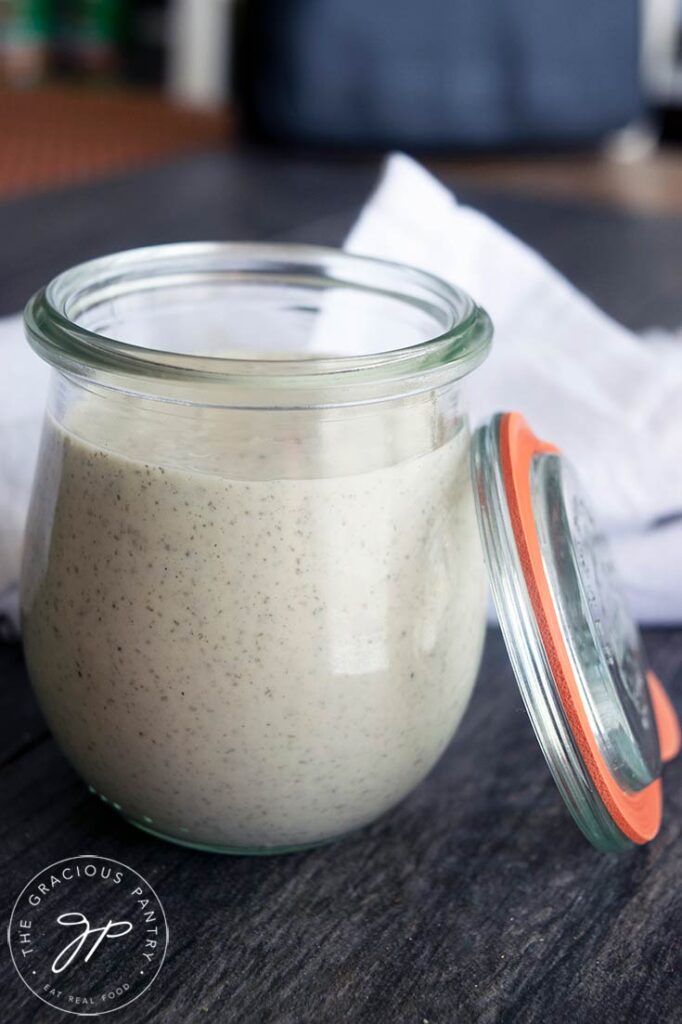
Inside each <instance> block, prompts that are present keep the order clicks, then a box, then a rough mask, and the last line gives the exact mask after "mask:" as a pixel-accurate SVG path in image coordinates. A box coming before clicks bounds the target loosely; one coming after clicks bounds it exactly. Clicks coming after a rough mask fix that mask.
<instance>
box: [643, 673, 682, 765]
mask: <svg viewBox="0 0 682 1024" xmlns="http://www.w3.org/2000/svg"><path fill="white" fill-rule="evenodd" d="M646 679H647V682H648V684H649V693H650V695H651V703H652V704H653V708H654V715H655V717H656V728H657V729H658V741H659V743H660V746H661V760H662V761H672V760H673V758H675V757H677V755H678V754H679V752H680V747H682V731H680V720H679V718H678V717H677V712H676V711H675V708H674V707H673V706H672V703H671V701H670V697H669V696H668V694H667V693H666V692H665V689H664V687H663V683H662V682H661V680H660V679H659V678H658V676H657V675H654V673H653V672H647V676H646Z"/></svg>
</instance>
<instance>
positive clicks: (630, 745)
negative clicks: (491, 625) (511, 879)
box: [472, 413, 680, 850]
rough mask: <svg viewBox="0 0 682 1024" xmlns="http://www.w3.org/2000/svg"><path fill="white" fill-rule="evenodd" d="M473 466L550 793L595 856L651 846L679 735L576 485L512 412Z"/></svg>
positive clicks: (498, 590)
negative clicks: (664, 771) (553, 786)
mask: <svg viewBox="0 0 682 1024" xmlns="http://www.w3.org/2000/svg"><path fill="white" fill-rule="evenodd" d="M472 464H473V475H474V485H475V488H476V495H477V499H478V500H477V511H478V515H479V525H480V528H481V536H482V539H483V544H484V550H485V553H486V558H487V562H488V569H489V576H490V583H491V589H492V592H493V598H494V601H495V605H496V608H497V613H498V617H499V620H500V626H501V628H502V632H503V634H504V638H505V641H506V644H507V648H508V650H509V655H510V659H511V662H512V665H513V668H514V673H515V675H516V679H517V682H518V684H519V688H520V690H521V695H522V697H523V700H524V703H525V705H526V709H527V711H528V714H529V716H530V719H531V722H532V724H533V728H534V730H535V732H536V735H537V738H538V740H539V742H540V746H541V748H542V751H543V753H544V755H545V758H546V760H547V763H548V765H549V767H550V770H551V772H552V774H553V776H554V779H555V781H556V783H557V786H558V787H559V790H560V792H561V794H562V796H563V798H564V800H565V802H566V804H567V806H568V808H569V810H570V812H571V814H572V815H573V817H574V819H575V821H576V822H577V824H578V825H579V827H580V828H581V829H582V831H583V832H584V833H585V835H586V836H587V838H588V839H589V840H590V841H591V842H592V843H593V844H594V845H595V846H597V847H598V848H600V849H607V850H615V849H622V848H626V847H629V846H631V845H632V844H633V843H644V842H647V841H648V840H650V839H652V838H653V837H654V836H655V835H656V833H657V831H658V829H659V826H660V821H661V812H662V787H661V781H660V775H661V760H662V757H663V758H664V759H669V758H670V757H672V756H674V755H675V754H676V753H677V751H678V750H679V740H680V736H679V725H678V723H677V719H676V716H675V712H674V711H673V709H672V706H671V705H670V702H669V700H668V698H667V696H666V695H665V691H664V690H663V688H662V686H661V684H660V683H659V682H658V680H656V678H655V677H654V675H653V673H651V672H649V671H648V670H647V665H646V660H645V655H644V651H643V648H642V643H641V638H640V634H639V630H638V629H637V626H636V625H635V623H634V621H633V619H632V618H631V616H630V614H629V613H628V610H627V607H626V604H625V602H624V600H623V596H622V592H621V589H620V587H619V584H618V581H617V578H616V575H615V572H614V569H613V565H612V562H611V559H610V556H609V552H608V547H607V545H606V543H605V540H604V537H603V535H602V534H600V532H599V530H598V529H597V527H596V525H595V521H594V519H593V517H592V515H591V514H590V511H589V507H588V505H587V503H586V501H585V499H584V496H583V495H582V494H581V491H580V487H579V484H578V482H577V480H576V477H575V474H574V472H573V470H572V468H571V466H570V464H569V463H568V461H567V460H566V459H565V458H564V457H563V456H562V455H561V453H560V452H559V451H558V449H556V448H555V447H554V446H553V445H550V444H546V443H544V442H542V441H540V440H538V438H536V437H535V436H534V435H533V434H532V432H531V431H530V429H529V427H528V426H527V424H526V423H525V421H524V420H523V418H522V417H521V416H520V415H519V414H518V413H507V414H502V415H498V416H495V417H494V418H493V419H492V420H491V421H490V422H489V423H488V424H486V425H485V426H483V427H480V428H479V429H478V430H477V431H476V433H475V435H474V440H473V447H472Z"/></svg>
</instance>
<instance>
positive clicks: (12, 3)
mask: <svg viewBox="0 0 682 1024" xmlns="http://www.w3.org/2000/svg"><path fill="white" fill-rule="evenodd" d="M54 15H55V2H54V0H4V3H3V2H1V0H0V81H6V82H8V83H9V84H10V85H18V86H27V85H36V84H37V83H38V82H40V81H42V80H43V79H44V78H45V77H46V75H47V73H48V70H49V63H50V42H51V39H52V36H53V33H54V24H55V22H54Z"/></svg>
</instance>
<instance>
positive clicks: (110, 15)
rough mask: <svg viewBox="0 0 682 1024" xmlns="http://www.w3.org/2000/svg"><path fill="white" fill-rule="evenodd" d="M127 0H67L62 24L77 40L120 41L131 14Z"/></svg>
mask: <svg viewBox="0 0 682 1024" xmlns="http://www.w3.org/2000/svg"><path fill="white" fill-rule="evenodd" d="M129 8H130V5H129V2H128V0H69V2H67V3H65V4H64V5H63V10H64V16H63V17H64V26H65V28H66V30H67V32H68V33H69V34H73V35H74V36H75V37H76V38H77V39H78V41H79V42H80V43H87V42H95V43H119V42H120V41H121V40H122V39H123V37H124V36H125V33H126V28H127V25H128V19H129V15H130V9H129Z"/></svg>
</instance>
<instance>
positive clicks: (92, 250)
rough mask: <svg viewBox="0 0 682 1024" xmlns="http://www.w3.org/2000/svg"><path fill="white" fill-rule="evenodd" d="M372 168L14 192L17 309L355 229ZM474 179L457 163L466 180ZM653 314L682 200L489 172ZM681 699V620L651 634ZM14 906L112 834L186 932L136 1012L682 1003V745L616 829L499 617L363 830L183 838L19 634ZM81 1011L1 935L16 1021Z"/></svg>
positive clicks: (13, 727) (254, 159)
mask: <svg viewBox="0 0 682 1024" xmlns="http://www.w3.org/2000/svg"><path fill="white" fill-rule="evenodd" d="M375 169H376V168H375V167H373V166H371V165H367V164H357V165H351V166H342V165H337V164H335V163H330V162H327V163H315V162H313V161H300V160H286V159H284V158H275V157H273V156H272V155H271V154H266V155H261V154H258V153H250V154H249V153H236V154H232V155H224V156H221V155H215V154H213V155H209V154H207V155H205V156H200V157H192V158H189V159H185V160H182V161H178V162H175V163H173V164H171V165H168V166H167V167H164V168H159V169H157V170H154V171H149V172H144V173H140V174H137V175H134V176H129V177H126V178H120V179H116V180H111V181H109V182H106V183H103V184H100V185H97V186H89V187H87V188H81V189H78V190H71V191H65V192H62V193H54V194H52V195H49V196H48V195H46V196H41V197H36V198H32V199H25V200H21V201H15V202H13V203H5V204H0V232H1V234H0V237H2V238H3V240H4V242H3V245H2V247H1V249H0V311H2V312H10V311H13V310H14V309H16V308H18V306H19V305H20V304H21V303H22V302H23V301H24V300H25V298H26V297H27V296H28V294H29V293H30V292H31V290H32V289H34V288H36V287H38V286H39V285H40V284H43V283H44V282H45V280H46V279H47V278H49V277H50V276H51V275H53V274H54V273H56V272H57V271H58V270H60V269H61V268H62V267H64V266H66V265H68V264H70V263H73V262H75V261H77V260H79V259H85V258H87V257H88V256H92V255H96V254H98V253H103V252H107V251H111V250H114V249H118V248H123V247H126V246H130V245H136V244H145V243H151V242H159V241H170V240H177V239H180V238H183V239H190V238H202V237H206V238H220V237H236V238H245V237H250V238H265V237H289V238H294V237H298V238H305V239H308V240H314V241H323V242H337V241H339V240H340V238H341V237H342V233H343V231H344V230H345V228H346V227H347V226H348V224H349V223H350V222H351V220H352V217H353V214H354V212H355V210H356V209H357V205H358V203H359V202H360V201H361V200H362V198H363V196H364V195H365V193H366V191H367V189H368V187H369V186H370V184H371V181H372V177H373V174H374V171H375ZM455 184H456V182H455ZM466 195H467V197H468V198H470V199H471V200H472V201H476V202H478V204H479V205H482V206H484V207H485V208H486V209H487V210H488V211H489V212H490V213H491V214H492V215H493V216H495V217H497V218H498V219H500V220H502V221H503V222H504V223H506V224H508V225H509V226H510V227H511V228H512V229H513V230H515V231H516V232H517V233H519V234H521V235H522V236H523V237H525V238H527V239H528V240H529V241H530V242H531V243H532V244H533V245H536V246H538V247H539V248H540V249H542V250H543V251H544V252H545V253H547V254H548V255H549V256H550V257H551V258H552V259H553V260H554V261H555V262H556V263H557V264H558V265H560V266H561V268H562V269H563V270H564V271H565V272H566V273H568V274H569V276H571V277H572V278H573V279H574V280H575V281H576V283H578V284H579V285H580V287H583V288H585V289H586V290H588V291H589V292H590V294H592V295H594V297H595V298H596V299H597V300H598V301H599V302H601V303H602V304H603V305H604V306H605V307H606V308H607V309H609V311H611V312H612V313H614V315H616V316H618V317H619V318H620V319H622V320H623V321H625V322H627V323H630V324H632V325H633V326H635V327H643V326H646V325H647V324H649V323H667V324H669V325H671V326H672V325H675V324H678V323H679V322H682V296H680V294H679V285H677V286H676V281H677V280H678V277H677V274H676V273H673V269H672V268H674V267H675V265H676V267H677V268H679V265H680V257H681V256H682V230H680V228H681V226H682V225H681V222H680V221H679V220H674V219H671V218H668V219H663V218H660V217H637V216H633V215H623V214H618V213H614V212H612V211H607V210H599V209H596V208H590V207H585V206H576V205H572V206H565V205H561V204H552V203H548V202H535V201H532V200H530V199H520V198H519V197H509V196H503V195H493V194H489V193H485V194H484V193H480V194H479V193H476V192H473V191H472V190H471V189H468V190H467V192H466ZM646 639H647V644H648V649H649V653H650V658H651V662H652V666H653V668H654V669H655V670H656V671H657V672H658V673H659V674H660V676H661V678H663V679H664V680H665V682H666V683H667V685H668V687H669V690H670V692H671V695H672V697H673V699H674V700H675V702H676V703H677V706H678V708H682V630H656V631H649V632H648V633H647V637H646ZM0 765H1V768H0V831H1V839H0V864H1V869H2V887H1V889H0V895H1V903H2V906H1V907H0V911H1V913H2V920H3V921H4V922H5V923H6V922H7V921H8V918H9V914H10V911H11V907H12V904H13V902H14V900H15V898H16V897H17V895H18V894H19V891H20V890H21V889H22V887H23V886H24V885H25V883H26V882H27V881H28V880H29V879H30V878H31V876H32V875H33V874H35V873H36V872H37V871H39V870H41V869H42V868H44V867H46V866H47V865H48V864H50V863H52V862H54V861H56V860H59V859H60V858H63V857H67V856H70V855H76V854H83V853H89V854H99V855H104V856H109V857H113V858H116V859H118V860H121V861H123V862H124V863H126V864H129V865H130V866H131V867H132V868H134V869H135V870H136V871H138V872H140V873H141V874H142V875H143V876H144V877H145V878H147V879H148V881H149V882H150V883H151V884H152V885H153V886H154V887H155V889H156V891H157V893H158V894H159V896H160V898H161V900H162V902H163V904H164V907H165V910H166V915H167V918H168V923H169V928H170V944H169V950H168V956H167V959H166V962H165V964H164V966H163V968H162V971H161V973H160V975H159V977H158V978H157V980H156V982H155V984H154V986H153V987H152V988H151V989H150V990H149V992H148V993H146V994H145V995H144V996H143V997H142V998H141V999H139V1000H138V1001H137V1002H136V1003H134V1004H133V1005H132V1006H131V1007H129V1008H127V1009H123V1010H121V1011H119V1012H117V1013H116V1014H114V1015H112V1017H111V1018H107V1019H111V1020H112V1022H113V1021H115V1022H120V1024H142V1022H154V1024H156V1022H159V1024H192V1022H204V1021H211V1022H217V1024H232V1022H235V1024H237V1022H239V1024H242V1022H244V1024H246V1022H249V1024H251V1022H258V1024H261V1022H262V1024H268V1022H272V1024H308V1022H310V1024H313V1022H315V1024H320V1022H322V1024H327V1022H330V1024H336V1022H339V1024H342V1022H353V1024H403V1022H404V1024H425V1022H428V1024H460V1022H462V1024H466V1022H481V1024H492V1022H505V1024H506V1022H514V1024H516V1022H520V1024H526V1022H533V1024H535V1022H538V1024H539V1022H550V1024H551V1022H554V1021H561V1022H571V1024H573V1022H577V1024H583V1022H585V1024H588V1022H589V1024H591V1022H599V1024H622V1022H632V1024H647V1022H652V1024H653V1022H654V1021H655V1022H656V1024H662V1022H664V1024H668V1022H673V1024H674V1022H676V1021H682V960H681V956H680V938H681V934H682V884H681V883H682V843H681V842H680V832H681V830H682V761H678V762H676V763H674V764H672V765H670V766H669V767H668V768H667V769H666V772H665V788H666V808H665V822H664V826H663V830H662V832H661V835H660V836H659V837H658V838H657V840H656V841H655V842H654V843H652V844H651V845H650V846H648V847H646V848H643V849H638V850H633V851H632V852H629V853H626V854H623V855H617V856H613V855H605V854H600V853H597V852H596V851H594V850H592V849H591V847H590V846H589V845H588V844H587V842H586V841H585V840H584V839H583V838H582V836H581V835H580V833H579V832H578V831H577V829H576V828H575V826H574V825H573V823H572V821H571V820H570V818H569V816H568V814H567V812H566V811H565V809H564V807H563V805H562V803H561V800H560V798H559V795H558V793H557V791H556V788H555V787H554V784H553V782H552V780H551V778H550V776H549V773H548V771H547V769H546V767H545V765H544V762H543V759H542V756H541V754H540V750H539V748H538V745H537V743H536V741H535V739H534V737H533V734H532V731H531V727H530V724H529V722H528V719H527V717H526V715H525V712H524V710H523V707H522V704H521V700H520V697H519V695H518V692H517V690H516V687H515V684H514V681H513V678H512V673H511V668H510V666H509V662H508V659H507V656H506V653H505V651H504V648H503V645H502V642H501V639H500V636H499V634H498V633H497V632H496V631H491V632H490V634H489V636H488V642H487V646H486V651H485V657H484V662H483V666H482V668H481V672H480V676H479V681H478V684H477V687H476V690H475V692H474V695H473V699H472V702H471V705H470V707H469V710H468V712H467V714H466V716H465V719H464V721H463V723H462V726H461V728H460V730H459V731H458V733H457V736H456V737H455V739H454V741H453V742H452V744H451V746H450V747H449V748H448V750H447V752H446V754H445V755H444V757H443V758H442V760H441V762H440V763H439V765H438V766H437V767H436V769H435V770H434V771H433V773H432V774H431V775H430V777H429V778H428V779H427V780H426V782H425V783H423V784H422V785H421V786H420V787H419V788H418V789H417V790H416V792H414V793H413V794H412V795H411V796H410V797H409V798H408V799H407V800H406V801H404V802H403V803H402V804H401V805H400V806H399V807H398V808H396V809H395V810H394V811H393V812H391V813H389V814H388V815H386V816H385V817H384V818H382V819H381V820H380V821H378V822H377V823H376V824H374V825H373V826H371V827H370V828H368V829H365V830H363V831H361V832H358V833H356V834H355V835H353V836H351V837H349V838H347V839H345V840H344V841H342V842H340V843H338V844H335V845H331V846H327V847H324V848H320V849H318V850H314V851H311V852H308V853H305V854H298V855H292V856H285V857H276V858H227V857H219V856H213V855H208V854H201V853H195V852H192V851H189V850H186V849H182V848H179V847H173V846H170V845H167V844H163V843H160V842H158V841H156V840H154V839H152V838H150V837H148V836H146V835H144V834H143V833H141V832H138V831H136V830H135V829H134V828H132V827H130V826H128V825H126V824H125V823H124V822H123V821H121V820H119V819H118V818H117V817H116V816H115V815H114V814H113V813H112V812H111V811H110V810H109V809H108V808H107V807H105V806H104V805H103V804H102V803H101V802H100V801H99V800H97V799H96V798H94V797H92V796H90V795H89V794H88V792H87V791H86V789H85V787H84V786H83V785H82V784H81V783H80V781H79V780H78V778H77V777H76V776H75V774H74V773H73V771H72V770H71V769H70V768H69V766H68V765H67V763H66V761H65V760H64V759H63V758H62V756H61V754H60V753H59V751H58V750H57V748H56V746H55V744H54V742H53V741H52V739H51V738H50V737H49V735H48V734H47V731H46V728H45V725H44V723H43V720H42V718H41V716H40V713H39V712H38V710H37V707H36V705H35V702H34V700H33V697H32V695H31V691H30V688H29V686H28V682H27V678H26V675H25V671H24V668H23V662H22V657H21V652H20V648H19V647H18V645H11V644H6V645H0ZM69 1019H74V1018H72V1017H68V1016H67V1015H65V1014H60V1013H58V1012H57V1011H55V1010H53V1009H51V1008H49V1007H47V1006H45V1005H43V1004H41V1003H40V1002H39V1001H38V1000H37V999H35V997H34V996H32V995H31V994H30V993H29V992H28V990H27V989H26V988H25V987H24V986H23V984H22V983H21V981H20V980H19V978H18V977H17V975H16V973H15V971H14V968H13V966H12V963H11V960H10V957H9V953H8V950H7V946H6V945H5V946H4V952H2V951H0V1021H3V1022H4V1021H7V1022H8V1024H50V1022H54V1021H57V1020H64V1021H66V1020H69Z"/></svg>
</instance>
